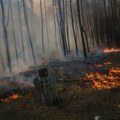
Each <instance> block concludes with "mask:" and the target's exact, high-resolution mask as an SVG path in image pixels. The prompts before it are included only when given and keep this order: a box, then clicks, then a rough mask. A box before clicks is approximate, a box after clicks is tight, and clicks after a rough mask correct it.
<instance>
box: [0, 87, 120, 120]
mask: <svg viewBox="0 0 120 120" xmlns="http://www.w3.org/2000/svg"><path fill="white" fill-rule="evenodd" d="M58 97H59V99H61V104H60V105H58V106H52V107H47V106H45V105H43V104H42V103H41V100H40V99H39V97H38V96H37V95H36V93H35V92H34V90H32V95H31V96H24V97H23V98H22V99H20V100H15V101H12V102H10V103H7V104H1V105H0V120H94V117H95V116H97V115H98V116H101V119H100V120H120V88H116V89H111V90H99V91H98V90H95V91H91V90H82V89H81V88H80V87H78V86H75V85H74V86H71V87H70V88H69V89H68V90H67V91H65V92H59V94H58Z"/></svg>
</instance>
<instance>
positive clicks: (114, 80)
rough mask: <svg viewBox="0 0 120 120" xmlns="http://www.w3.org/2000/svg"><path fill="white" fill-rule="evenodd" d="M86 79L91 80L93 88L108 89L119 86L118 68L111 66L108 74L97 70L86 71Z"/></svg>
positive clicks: (119, 72) (119, 71) (119, 73)
mask: <svg viewBox="0 0 120 120" xmlns="http://www.w3.org/2000/svg"><path fill="white" fill-rule="evenodd" d="M85 77H86V79H89V80H91V81H92V83H93V84H92V88H93V89H110V88H117V87H120V68H112V69H110V70H109V73H108V75H102V74H100V73H98V72H96V73H94V72H92V73H87V74H86V75H85Z"/></svg>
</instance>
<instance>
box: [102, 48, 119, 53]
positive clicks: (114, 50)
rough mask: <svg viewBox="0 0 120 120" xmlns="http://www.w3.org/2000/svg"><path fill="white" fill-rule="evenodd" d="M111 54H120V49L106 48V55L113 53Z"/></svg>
mask: <svg viewBox="0 0 120 120" xmlns="http://www.w3.org/2000/svg"><path fill="white" fill-rule="evenodd" d="M111 52H120V49H115V48H111V49H109V48H106V49H104V53H111Z"/></svg>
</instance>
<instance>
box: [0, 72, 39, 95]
mask: <svg viewBox="0 0 120 120" xmlns="http://www.w3.org/2000/svg"><path fill="white" fill-rule="evenodd" d="M36 76H37V74H36V73H35V72H30V71H28V72H22V73H19V74H12V75H11V74H10V76H7V77H4V78H0V94H2V93H4V92H7V91H9V90H11V89H15V88H21V89H24V88H30V87H33V86H34V85H33V80H34V79H35V77H36Z"/></svg>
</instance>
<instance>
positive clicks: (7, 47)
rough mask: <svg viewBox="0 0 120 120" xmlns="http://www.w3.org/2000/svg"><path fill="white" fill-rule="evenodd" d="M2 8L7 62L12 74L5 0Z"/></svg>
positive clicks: (0, 3) (1, 4) (1, 3)
mask: <svg viewBox="0 0 120 120" xmlns="http://www.w3.org/2000/svg"><path fill="white" fill-rule="evenodd" d="M0 6H1V11H2V29H3V38H4V42H5V49H6V61H7V64H8V68H9V71H10V72H11V71H12V66H11V58H10V49H9V43H8V34H7V26H6V24H5V21H6V20H5V12H4V5H3V0H0Z"/></svg>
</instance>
